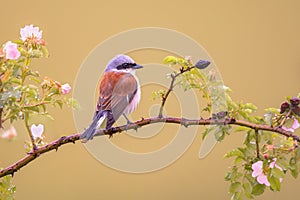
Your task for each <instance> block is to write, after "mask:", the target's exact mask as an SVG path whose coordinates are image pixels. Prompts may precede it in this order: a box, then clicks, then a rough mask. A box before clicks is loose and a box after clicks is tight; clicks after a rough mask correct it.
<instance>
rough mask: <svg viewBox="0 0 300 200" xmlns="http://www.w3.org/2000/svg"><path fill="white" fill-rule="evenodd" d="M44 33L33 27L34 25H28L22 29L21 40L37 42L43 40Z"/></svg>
mask: <svg viewBox="0 0 300 200" xmlns="http://www.w3.org/2000/svg"><path fill="white" fill-rule="evenodd" d="M42 34H43V31H42V30H41V31H40V28H39V27H37V26H36V27H33V25H32V24H30V25H26V26H25V27H24V28H21V29H20V35H21V40H23V41H25V40H27V39H35V40H36V41H41V40H42Z"/></svg>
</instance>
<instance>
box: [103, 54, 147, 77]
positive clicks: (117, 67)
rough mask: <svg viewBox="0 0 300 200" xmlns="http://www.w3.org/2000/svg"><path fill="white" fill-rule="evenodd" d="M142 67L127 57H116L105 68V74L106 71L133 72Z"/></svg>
mask: <svg viewBox="0 0 300 200" xmlns="http://www.w3.org/2000/svg"><path fill="white" fill-rule="evenodd" d="M142 67H143V66H141V65H138V64H136V63H135V62H134V60H133V59H132V58H130V57H129V56H127V55H123V54H120V55H117V56H115V57H114V58H113V59H111V60H110V61H109V63H108V64H107V66H106V69H105V72H107V71H125V72H130V73H132V72H135V70H136V69H140V68H142Z"/></svg>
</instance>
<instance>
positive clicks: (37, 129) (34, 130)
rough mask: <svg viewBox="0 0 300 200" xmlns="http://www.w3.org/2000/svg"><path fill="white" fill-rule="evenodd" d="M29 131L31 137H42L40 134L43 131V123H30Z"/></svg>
mask: <svg viewBox="0 0 300 200" xmlns="http://www.w3.org/2000/svg"><path fill="white" fill-rule="evenodd" d="M30 131H31V134H32V136H33V139H36V138H42V134H43V132H44V125H43V124H39V125H35V124H32V125H31V127H30Z"/></svg>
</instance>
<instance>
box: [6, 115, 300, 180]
mask: <svg viewBox="0 0 300 200" xmlns="http://www.w3.org/2000/svg"><path fill="white" fill-rule="evenodd" d="M155 123H169V124H181V125H183V126H185V127H187V128H188V127H189V126H192V125H198V126H200V125H201V126H205V125H229V124H232V125H237V126H243V127H248V128H251V129H253V130H257V131H258V130H263V131H271V132H276V133H278V134H281V135H283V136H286V137H291V138H293V140H295V141H297V142H300V139H299V137H298V136H297V135H294V134H292V133H290V132H288V131H285V130H283V129H282V128H281V127H272V126H269V125H263V124H254V123H250V122H247V121H242V120H236V119H234V118H224V119H222V120H219V119H212V118H208V119H202V118H201V119H186V118H174V117H155V118H145V119H144V118H142V119H141V120H139V121H136V122H133V123H131V124H129V125H124V126H118V127H113V128H111V129H108V130H98V131H97V134H96V136H100V135H110V136H111V135H113V134H116V133H121V132H123V131H124V130H130V129H134V130H137V129H138V128H140V127H142V126H146V125H149V124H155ZM79 136H80V134H79V133H77V134H73V135H69V136H63V137H61V138H59V139H57V140H55V141H53V142H51V143H49V144H47V145H45V146H42V147H38V148H36V149H35V150H31V151H30V152H29V153H28V154H27V155H26V156H25V157H23V158H22V159H20V160H19V161H17V162H16V163H14V164H12V165H11V166H8V167H6V168H4V169H2V170H1V171H0V178H1V177H3V176H6V175H9V174H11V175H14V173H15V172H17V171H18V170H20V169H21V168H22V167H24V166H26V165H27V164H28V163H30V162H31V161H33V160H35V159H36V158H38V157H39V156H40V155H42V154H44V153H47V152H49V151H52V150H54V149H55V150H56V151H57V150H58V148H59V147H60V146H62V145H64V144H68V143H75V141H77V140H79Z"/></svg>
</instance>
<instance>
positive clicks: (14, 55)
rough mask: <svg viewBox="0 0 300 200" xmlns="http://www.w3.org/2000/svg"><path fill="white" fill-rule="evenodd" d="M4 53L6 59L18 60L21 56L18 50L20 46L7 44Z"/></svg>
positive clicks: (9, 42)
mask: <svg viewBox="0 0 300 200" xmlns="http://www.w3.org/2000/svg"><path fill="white" fill-rule="evenodd" d="M3 52H4V54H5V58H6V59H10V60H17V59H18V58H19V57H20V55H21V53H20V51H19V50H18V45H17V44H15V43H12V42H11V41H8V42H6V44H5V45H4V48H3Z"/></svg>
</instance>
